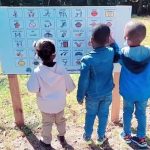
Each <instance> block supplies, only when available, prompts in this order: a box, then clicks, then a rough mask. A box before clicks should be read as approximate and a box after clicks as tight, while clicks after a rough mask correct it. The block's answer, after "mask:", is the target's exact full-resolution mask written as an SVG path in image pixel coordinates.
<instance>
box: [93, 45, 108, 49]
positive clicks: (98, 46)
mask: <svg viewBox="0 0 150 150" xmlns="http://www.w3.org/2000/svg"><path fill="white" fill-rule="evenodd" d="M105 46H106V45H95V46H93V48H94V49H97V48H103V47H105Z"/></svg>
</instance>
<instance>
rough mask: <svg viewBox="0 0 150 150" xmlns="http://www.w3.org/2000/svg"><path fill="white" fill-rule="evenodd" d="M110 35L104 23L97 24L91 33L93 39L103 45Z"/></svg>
mask: <svg viewBox="0 0 150 150" xmlns="http://www.w3.org/2000/svg"><path fill="white" fill-rule="evenodd" d="M109 36H110V28H109V27H108V26H107V25H106V24H99V25H98V26H97V27H96V28H95V29H94V30H93V34H92V38H93V40H94V41H95V42H96V43H97V44H100V45H105V44H107V42H108V39H109Z"/></svg>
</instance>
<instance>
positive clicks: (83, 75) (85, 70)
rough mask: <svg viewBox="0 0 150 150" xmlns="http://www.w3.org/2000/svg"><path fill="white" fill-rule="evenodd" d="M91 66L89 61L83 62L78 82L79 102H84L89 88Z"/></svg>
mask: <svg viewBox="0 0 150 150" xmlns="http://www.w3.org/2000/svg"><path fill="white" fill-rule="evenodd" d="M89 77H90V66H89V64H88V62H87V59H84V58H83V59H82V60H81V70H80V77H79V81H78V90H77V101H78V102H82V101H83V99H84V97H85V96H86V92H87V88H88V86H89Z"/></svg>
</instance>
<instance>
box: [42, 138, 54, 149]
mask: <svg viewBox="0 0 150 150" xmlns="http://www.w3.org/2000/svg"><path fill="white" fill-rule="evenodd" d="M40 144H41V145H42V146H43V147H45V148H48V149H50V150H54V148H53V147H52V146H51V144H46V143H44V142H43V141H41V140H40Z"/></svg>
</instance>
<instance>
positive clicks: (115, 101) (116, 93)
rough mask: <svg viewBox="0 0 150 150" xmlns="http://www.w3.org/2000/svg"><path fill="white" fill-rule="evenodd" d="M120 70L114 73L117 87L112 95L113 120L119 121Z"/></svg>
mask: <svg viewBox="0 0 150 150" xmlns="http://www.w3.org/2000/svg"><path fill="white" fill-rule="evenodd" d="M119 76H120V73H119V72H115V73H114V82H115V88H114V90H113V97H112V99H113V100H112V110H111V121H112V122H118V121H119V113H120V95H119Z"/></svg>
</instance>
